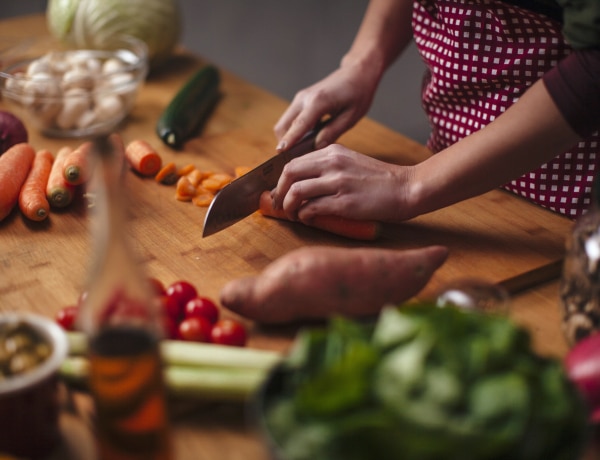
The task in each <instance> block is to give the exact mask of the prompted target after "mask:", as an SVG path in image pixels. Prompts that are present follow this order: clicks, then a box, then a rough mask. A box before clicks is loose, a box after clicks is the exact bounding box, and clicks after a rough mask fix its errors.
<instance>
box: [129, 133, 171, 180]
mask: <svg viewBox="0 0 600 460" xmlns="http://www.w3.org/2000/svg"><path fill="white" fill-rule="evenodd" d="M125 157H126V158H127V161H128V162H129V164H130V165H131V167H132V168H133V169H134V170H135V171H137V172H138V173H139V174H141V175H142V176H154V175H155V174H156V173H157V172H158V171H160V168H161V166H162V159H161V158H160V155H159V154H158V153H157V152H156V150H154V148H153V147H152V146H151V145H150V144H149V143H148V142H146V141H144V140H141V139H137V140H134V141H131V142H130V143H129V144H128V145H127V147H126V148H125Z"/></svg>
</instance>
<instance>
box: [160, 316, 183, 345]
mask: <svg viewBox="0 0 600 460" xmlns="http://www.w3.org/2000/svg"><path fill="white" fill-rule="evenodd" d="M163 328H164V331H163V332H164V334H165V339H170V340H177V339H178V338H179V325H178V324H177V322H176V321H175V320H174V319H173V318H171V317H170V316H169V315H167V314H166V313H165V314H164V315H163Z"/></svg>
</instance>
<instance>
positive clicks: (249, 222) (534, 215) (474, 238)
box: [0, 18, 572, 343]
mask: <svg viewBox="0 0 600 460" xmlns="http://www.w3.org/2000/svg"><path fill="white" fill-rule="evenodd" d="M35 19H36V18H33V19H32V21H33V22H32V28H35V27H39V26H40V25H39V24H38V23H37V22H35V21H34V20H35ZM37 20H38V21H39V19H37ZM6 24H8V26H9V25H10V22H7V23H6ZM20 24H21V27H22V22H21V23H20ZM8 26H7V27H5V29H4V32H3V33H4V34H10V32H11V31H10V27H8ZM20 30H21V29H20ZM32 30H36V29H32ZM205 63H206V61H203V60H202V59H200V58H198V57H196V56H193V55H191V54H188V53H186V52H183V51H182V52H181V53H180V54H179V55H178V56H177V57H176V58H174V59H173V60H172V62H171V63H170V64H169V66H168V67H167V68H165V69H163V70H162V71H160V72H155V73H153V74H152V75H150V77H149V79H148V81H147V83H146V84H145V85H144V87H143V88H142V90H141V91H140V94H139V97H138V100H137V103H136V106H135V108H134V110H133V112H132V113H131V115H130V116H129V117H128V119H127V120H126V122H125V123H124V124H123V126H122V128H121V129H120V130H119V131H120V132H121V134H122V135H123V138H124V140H125V141H126V142H128V141H131V140H133V139H136V138H142V139H146V140H148V141H150V142H151V143H152V144H153V145H154V146H155V147H156V149H157V150H158V151H159V153H160V154H161V155H162V157H163V160H164V161H165V162H168V161H174V162H175V163H176V164H177V165H178V166H184V165H186V164H189V163H193V164H194V165H196V166H197V167H199V168H202V169H206V170H212V171H223V172H229V173H232V172H233V169H234V168H235V167H236V166H242V165H245V166H255V165H257V164H258V163H260V162H262V161H264V160H265V159H266V158H268V157H269V156H271V155H273V154H274V153H275V151H274V146H275V138H274V135H273V131H272V129H273V125H274V124H275V122H276V121H277V119H278V117H279V116H280V115H281V113H282V112H283V110H284V109H285V107H286V106H287V102H286V101H284V100H282V99H280V98H278V97H276V96H274V95H272V94H270V93H268V92H266V91H263V90H261V89H259V88H257V87H255V86H253V85H251V84H249V83H247V82H245V81H243V80H242V79H240V78H238V77H236V76H235V75H232V74H230V73H228V72H227V71H226V69H222V71H223V82H222V93H223V97H222V99H221V101H220V103H219V105H218V107H217V109H216V111H215V113H214V114H213V116H212V117H211V118H210V120H209V122H208V124H207V125H206V127H205V129H204V130H203V131H202V133H201V134H200V135H199V136H198V137H197V138H195V139H194V140H192V141H190V142H188V143H187V145H186V146H185V149H184V150H182V151H179V152H176V151H173V150H171V149H169V148H168V147H166V146H164V145H162V144H161V143H160V141H159V139H158V137H157V136H156V134H155V132H154V126H155V123H156V120H157V118H158V116H159V114H160V113H161V112H162V110H163V109H164V107H165V106H166V105H167V104H168V102H169V101H170V100H171V99H172V97H173V96H174V95H175V93H176V91H177V90H178V89H179V88H180V87H181V86H182V85H183V83H184V82H185V81H186V80H187V78H189V77H190V76H191V74H192V73H193V72H194V71H195V70H197V69H198V68H200V67H201V66H202V65H203V64H205ZM6 108H7V107H6V106H4V105H3V104H2V102H1V101H0V109H6ZM399 110H400V108H399ZM25 122H26V124H28V125H29V123H28V120H25ZM29 128H30V133H31V138H30V141H31V143H32V144H33V145H34V147H36V148H38V149H40V148H48V149H50V150H51V151H53V152H56V151H57V150H58V148H60V147H61V146H63V145H72V146H76V145H78V144H79V142H80V141H77V140H66V139H50V138H46V137H44V136H41V135H40V134H39V133H37V132H36V131H35V130H34V129H33V127H30V126H29ZM340 142H341V143H343V144H345V145H347V146H348V147H350V148H353V149H355V150H357V151H360V152H364V153H366V154H368V155H372V156H375V157H377V158H380V159H382V160H385V161H389V162H393V163H398V164H412V163H415V162H418V161H421V160H423V159H425V158H427V157H428V156H429V155H430V153H429V151H428V150H427V149H425V148H424V147H423V146H421V145H419V144H418V143H416V142H413V141H411V140H410V139H407V138H405V137H404V136H402V135H401V134H398V133H396V132H393V131H392V130H389V129H387V128H386V127H384V126H382V125H380V124H378V123H375V122H373V121H372V120H368V119H365V120H363V121H361V122H360V123H359V124H358V125H357V126H356V127H355V128H353V129H352V130H351V131H350V132H349V133H347V134H346V135H345V136H343V137H342V138H341V139H340ZM127 189H128V191H129V194H130V196H131V202H132V203H133V206H132V207H131V214H132V221H131V224H130V228H129V229H128V230H129V231H130V233H131V236H132V237H133V245H134V249H135V250H136V251H137V254H138V255H139V257H140V258H141V260H142V261H143V266H144V269H145V270H146V273H147V274H149V275H151V276H155V277H157V278H158V279H160V280H161V281H163V282H164V283H171V282H173V281H175V280H178V279H187V280H190V281H192V282H194V283H195V284H196V286H197V288H198V290H199V291H200V292H201V293H203V294H204V295H207V296H211V297H213V298H218V295H219V291H220V289H221V288H222V286H223V285H224V284H225V283H226V282H228V281H229V280H231V279H233V278H237V277H241V276H246V275H250V274H255V273H258V272H259V271H260V270H262V269H263V268H264V267H265V266H266V265H267V264H269V263H270V262H272V261H273V260H275V259H277V258H278V257H280V256H281V255H283V254H285V253H287V252H289V251H290V250H292V249H294V248H297V247H300V246H305V245H335V246H345V247H355V246H359V245H371V246H377V247H385V248H395V249H406V248H414V247H420V246H426V245H431V244H442V245H446V246H448V247H449V249H450V256H449V258H448V260H447V262H446V263H445V264H444V266H443V267H442V268H441V269H440V270H439V271H438V272H437V273H436V275H435V276H434V278H433V279H432V280H431V282H430V283H429V285H428V286H427V288H426V289H425V290H424V291H423V293H422V296H423V297H428V296H432V295H434V294H435V292H436V291H437V290H438V289H439V288H440V286H442V285H444V284H445V283H447V282H449V281H452V280H455V279H458V278H464V277H478V278H483V279H486V280H488V281H490V282H502V281H504V280H511V279H513V278H515V277H519V278H518V280H517V281H519V283H517V284H519V285H520V283H521V282H522V281H529V280H528V277H529V276H530V275H531V274H533V275H535V274H536V273H537V274H539V272H540V271H539V269H543V268H544V267H547V266H548V265H550V266H552V264H554V265H553V266H554V268H556V267H557V261H558V260H560V258H561V257H562V255H563V246H564V240H565V237H566V235H567V233H568V232H569V231H570V228H571V225H572V223H571V221H570V220H568V219H565V218H563V217H560V216H558V215H556V214H553V213H551V212H549V211H546V210H544V209H541V208H539V207H537V206H534V205H531V204H529V203H527V202H526V201H524V200H522V199H520V198H516V197H515V196H513V195H511V194H509V193H507V192H503V191H499V190H497V191H493V192H490V193H487V194H485V195H482V196H480V197H477V198H473V199H470V200H467V201H465V202H462V203H459V204H457V205H455V206H452V207H449V208H447V209H443V210H440V211H437V212H433V213H430V214H427V215H424V216H421V217H419V218H416V219H414V220H411V221H409V222H406V223H403V224H398V225H387V226H386V227H385V229H384V232H383V235H382V238H381V239H380V240H379V241H377V242H374V243H358V242H355V241H351V240H347V239H344V238H340V237H336V236H333V235H331V234H328V233H325V232H322V231H319V230H315V229H311V228H307V227H304V226H302V225H301V224H296V223H286V222H281V221H276V220H272V219H268V218H264V217H262V216H260V215H258V214H253V215H251V216H249V217H248V218H246V219H245V220H243V221H241V222H239V223H237V224H235V225H233V226H232V227H230V228H228V229H226V230H224V231H222V232H220V233H218V234H215V235H212V236H210V237H208V238H204V239H203V238H202V236H201V233H202V222H203V220H204V215H205V212H206V209H205V208H199V207H195V206H194V205H192V204H191V203H186V202H180V201H177V200H176V199H175V189H174V187H168V186H164V185H160V184H157V183H156V182H155V181H154V180H152V179H144V178H141V177H139V176H136V175H134V174H133V173H130V174H128V176H127ZM89 263H90V244H89V236H88V218H87V215H86V209H85V203H83V202H82V203H76V204H74V205H73V206H71V207H70V208H68V209H66V210H65V211H61V212H57V213H53V214H52V215H51V216H50V218H49V220H48V221H47V222H44V223H42V224H38V225H36V224H32V223H29V222H26V221H25V220H24V219H23V218H22V217H21V215H20V214H19V213H18V212H15V213H13V214H12V215H11V216H10V217H9V218H7V219H5V220H4V221H3V222H0V311H10V310H19V309H22V310H30V311H37V312H41V313H45V314H48V315H53V314H54V313H55V312H56V311H57V310H58V309H59V308H61V307H63V306H65V305H67V304H72V303H75V302H76V300H77V297H78V295H79V293H80V292H81V290H82V289H83V288H84V286H85V282H86V273H87V270H88V267H89ZM536 270H538V271H537V272H536ZM541 271H542V272H543V271H544V270H541ZM398 282H399V283H401V282H402V280H400V279H399V280H398ZM259 335H260V334H258V333H257V337H256V338H255V339H253V340H256V343H259V342H260V338H258V336H259ZM260 343H262V342H260Z"/></svg>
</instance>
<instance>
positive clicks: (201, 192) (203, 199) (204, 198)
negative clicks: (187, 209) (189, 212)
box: [192, 186, 215, 208]
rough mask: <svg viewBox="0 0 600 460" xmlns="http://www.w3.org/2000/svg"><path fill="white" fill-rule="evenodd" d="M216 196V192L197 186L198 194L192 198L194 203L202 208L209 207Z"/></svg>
mask: <svg viewBox="0 0 600 460" xmlns="http://www.w3.org/2000/svg"><path fill="white" fill-rule="evenodd" d="M214 197H215V195H214V193H212V192H211V191H210V190H207V189H205V188H204V187H202V186H200V187H198V188H196V196H194V197H193V198H192V203H194V204H195V205H196V206H199V207H202V208H203V207H207V206H210V203H212V200H213V198H214Z"/></svg>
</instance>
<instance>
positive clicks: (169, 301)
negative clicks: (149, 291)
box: [158, 295, 181, 322]
mask: <svg viewBox="0 0 600 460" xmlns="http://www.w3.org/2000/svg"><path fill="white" fill-rule="evenodd" d="M158 299H159V300H160V303H161V306H162V309H163V311H164V313H165V314H166V315H167V316H168V317H169V318H171V319H172V320H173V321H175V322H179V318H180V316H181V311H180V310H179V304H178V303H177V300H176V299H175V298H174V297H169V296H168V295H163V296H160V297H159V298H158Z"/></svg>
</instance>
